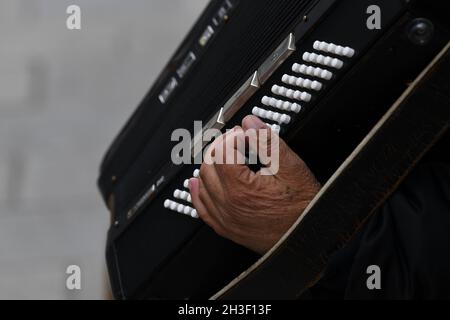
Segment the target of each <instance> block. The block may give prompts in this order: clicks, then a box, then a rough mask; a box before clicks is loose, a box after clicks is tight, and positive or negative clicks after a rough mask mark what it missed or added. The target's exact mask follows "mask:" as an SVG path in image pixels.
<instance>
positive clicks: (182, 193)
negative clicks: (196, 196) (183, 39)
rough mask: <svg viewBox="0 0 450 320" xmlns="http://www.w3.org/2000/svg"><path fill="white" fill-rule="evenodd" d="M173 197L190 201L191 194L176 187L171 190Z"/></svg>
mask: <svg viewBox="0 0 450 320" xmlns="http://www.w3.org/2000/svg"><path fill="white" fill-rule="evenodd" d="M173 197H174V198H175V199H179V200H184V201H187V202H191V203H192V197H191V194H190V193H189V192H187V191H182V190H179V189H177V190H175V191H174V192H173Z"/></svg>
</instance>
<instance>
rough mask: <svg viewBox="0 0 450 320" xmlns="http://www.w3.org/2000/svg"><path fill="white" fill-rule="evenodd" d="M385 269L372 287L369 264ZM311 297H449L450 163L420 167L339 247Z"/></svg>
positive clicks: (311, 290) (311, 291) (381, 269)
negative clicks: (343, 245)
mask: <svg viewBox="0 0 450 320" xmlns="http://www.w3.org/2000/svg"><path fill="white" fill-rule="evenodd" d="M371 265H376V266H378V267H379V268H380V280H381V289H372V290H369V289H368V286H367V279H368V278H369V277H370V275H371V274H368V273H367V268H368V267H369V266H371ZM309 294H310V297H312V298H315V299H321V298H335V299H340V298H345V299H435V298H439V299H442V298H450V165H449V164H448V163H443V162H440V163H428V164H424V165H421V166H419V167H417V168H416V169H415V170H414V171H413V172H412V174H411V175H410V176H409V177H408V178H407V179H406V180H405V182H404V183H403V184H402V185H401V186H400V188H399V189H398V190H397V191H396V192H395V193H394V194H393V195H392V196H391V197H390V199H389V200H388V201H387V202H386V203H385V205H384V206H383V207H382V208H381V209H380V210H379V212H377V213H376V214H375V215H374V216H373V217H372V218H371V220H370V221H369V222H368V223H367V225H366V226H365V227H364V228H363V229H362V230H361V231H360V232H359V234H358V235H357V236H356V237H355V238H354V239H353V240H352V241H351V242H350V243H349V244H348V245H347V246H346V247H344V248H343V249H341V250H340V251H339V252H337V253H336V254H335V255H334V256H333V257H332V258H331V261H330V263H329V265H328V268H327V271H326V272H325V275H324V277H323V278H322V280H321V281H320V282H319V283H318V284H317V285H316V286H314V287H313V288H311V289H310V292H309Z"/></svg>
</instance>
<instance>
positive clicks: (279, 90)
mask: <svg viewBox="0 0 450 320" xmlns="http://www.w3.org/2000/svg"><path fill="white" fill-rule="evenodd" d="M272 93H273V94H276V95H280V96H283V97H286V98H289V99H296V100H301V101H305V102H309V101H311V95H310V94H309V93H306V92H302V91H298V90H291V89H288V88H285V87H281V86H277V85H274V86H273V87H272Z"/></svg>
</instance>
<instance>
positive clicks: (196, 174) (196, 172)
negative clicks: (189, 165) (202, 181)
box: [192, 169, 200, 178]
mask: <svg viewBox="0 0 450 320" xmlns="http://www.w3.org/2000/svg"><path fill="white" fill-rule="evenodd" d="M192 176H193V177H194V178H198V177H200V170H199V169H195V170H194V173H193V174H192Z"/></svg>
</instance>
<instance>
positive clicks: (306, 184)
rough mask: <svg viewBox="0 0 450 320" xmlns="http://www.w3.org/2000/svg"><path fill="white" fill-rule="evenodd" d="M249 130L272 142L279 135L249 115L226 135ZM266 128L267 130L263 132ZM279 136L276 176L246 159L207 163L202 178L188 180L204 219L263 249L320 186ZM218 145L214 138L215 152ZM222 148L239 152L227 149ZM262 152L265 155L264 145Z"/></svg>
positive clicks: (223, 233) (240, 241) (234, 136)
mask: <svg viewBox="0 0 450 320" xmlns="http://www.w3.org/2000/svg"><path fill="white" fill-rule="evenodd" d="M247 130H256V132H258V136H257V137H256V139H262V137H263V136H264V137H265V138H266V139H267V140H268V141H267V142H268V143H269V145H270V139H273V137H274V133H272V132H271V130H270V129H268V127H267V126H266V125H265V124H264V123H263V122H262V121H261V120H259V119H258V118H257V117H254V116H248V117H246V118H245V119H244V120H243V121H242V128H241V127H236V128H234V130H233V131H232V132H229V133H227V134H225V135H224V136H222V138H223V139H225V140H226V141H228V140H231V139H235V140H239V139H246V138H245V132H247ZM263 131H264V132H265V134H264V135H262V134H260V133H262V132H263ZM276 140H277V141H278V145H277V146H279V148H278V150H279V170H278V172H277V173H276V174H275V175H263V174H261V171H259V172H256V173H255V172H253V171H251V170H250V169H249V168H248V166H246V165H243V164H217V163H212V164H207V163H203V165H202V167H201V169H200V178H198V179H196V178H192V179H191V180H190V181H189V188H190V190H191V195H192V202H193V204H194V206H195V208H196V209H197V212H198V214H199V216H200V218H201V219H202V220H203V221H204V222H205V223H206V224H208V225H209V226H210V227H212V228H213V229H214V231H216V232H217V233H218V234H219V235H221V236H223V237H225V238H228V239H230V240H232V241H234V242H236V243H238V244H240V245H243V246H245V247H247V248H249V249H251V250H254V251H256V252H258V253H260V254H264V253H265V252H267V251H268V250H269V249H270V248H271V247H272V246H274V245H275V244H276V242H277V241H278V240H279V239H280V238H281V237H282V235H283V234H284V233H285V232H286V231H287V230H288V229H289V228H290V227H291V226H292V224H293V223H294V222H295V221H296V220H297V218H298V217H299V216H300V214H301V213H302V212H303V210H304V209H305V208H306V207H307V206H308V204H309V203H310V202H311V200H312V199H313V198H314V196H315V195H316V194H317V192H318V191H319V189H320V184H319V182H318V181H317V180H316V179H315V177H314V175H313V173H312V172H311V171H310V170H309V168H308V167H307V166H306V164H305V163H304V162H303V161H302V160H301V159H300V158H299V157H298V156H297V155H296V154H295V153H294V152H293V151H292V150H291V149H290V148H289V147H288V146H287V145H286V144H285V142H284V141H282V140H281V139H279V138H278V139H276ZM214 150H215V148H214V143H213V144H212V145H211V147H210V148H209V149H208V153H210V155H212V156H214V152H215V151H214ZM266 151H267V150H266ZM223 152H224V154H226V153H228V154H229V153H230V152H238V151H236V150H234V149H233V150H229V148H226V150H224V151H223ZM257 152H258V155H260V152H261V150H259V148H258V150H257ZM269 154H270V150H269ZM240 156H242V154H240ZM260 156H261V155H260Z"/></svg>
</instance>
